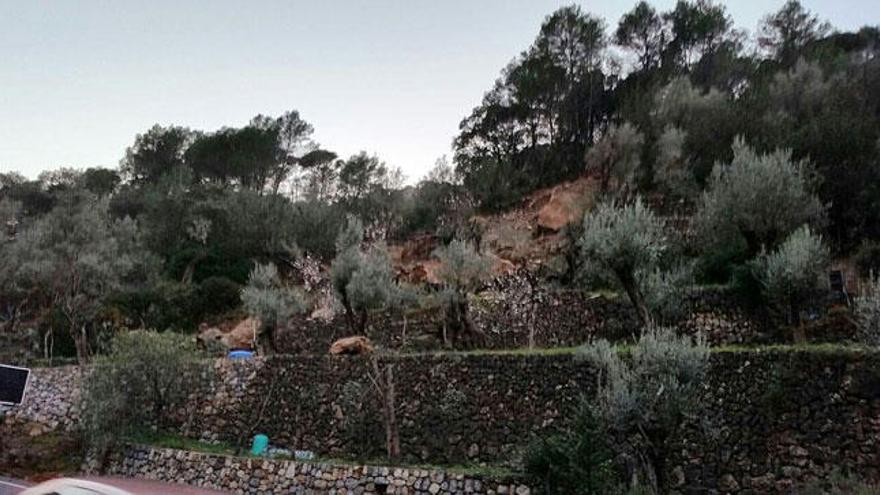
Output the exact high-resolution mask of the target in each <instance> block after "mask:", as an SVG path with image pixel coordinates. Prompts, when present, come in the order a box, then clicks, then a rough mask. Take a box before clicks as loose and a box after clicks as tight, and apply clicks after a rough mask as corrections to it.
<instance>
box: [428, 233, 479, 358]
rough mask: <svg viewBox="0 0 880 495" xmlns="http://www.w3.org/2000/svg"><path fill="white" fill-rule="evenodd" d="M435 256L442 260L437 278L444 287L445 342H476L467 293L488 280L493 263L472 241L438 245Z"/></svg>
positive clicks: (470, 292) (477, 332) (477, 330)
mask: <svg viewBox="0 0 880 495" xmlns="http://www.w3.org/2000/svg"><path fill="white" fill-rule="evenodd" d="M434 256H435V257H436V258H437V259H438V260H439V262H440V268H439V269H438V270H437V277H438V278H439V279H440V281H441V282H442V283H443V286H444V287H443V291H442V292H441V294H440V297H441V300H442V303H443V306H444V307H445V310H446V318H445V322H444V332H443V336H444V343H447V344H448V343H451V344H453V345H454V344H457V343H460V342H461V341H463V340H469V341H471V343H475V342H474V341H475V340H478V337H479V333H480V332H479V329H477V328H476V326H475V325H474V323H473V321H472V320H471V317H470V302H469V301H468V296H469V294H472V293H473V292H474V291H476V290H477V289H478V288H479V287H480V285H482V284H483V283H485V282H486V280H488V279H489V276H490V275H491V268H492V265H491V262H490V260H489V258H487V257H486V256H484V255H482V254H480V253H478V252H477V251H476V250H475V249H474V248H473V247H472V246H471V245H470V244H469V243H467V242H465V241H460V240H457V239H456V240H453V241H452V242H450V243H449V244H448V245H446V246H442V247H440V248H437V249H436V250H435V251H434Z"/></svg>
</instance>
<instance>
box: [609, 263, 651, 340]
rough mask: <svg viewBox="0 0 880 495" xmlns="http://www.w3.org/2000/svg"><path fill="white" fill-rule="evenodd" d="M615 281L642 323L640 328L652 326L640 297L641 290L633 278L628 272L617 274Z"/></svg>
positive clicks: (643, 300)
mask: <svg viewBox="0 0 880 495" xmlns="http://www.w3.org/2000/svg"><path fill="white" fill-rule="evenodd" d="M617 279H618V280H619V281H620V285H622V286H623V290H625V291H626V295H627V296H628V297H629V301H630V302H631V303H632V305H633V307H634V308H635V310H636V313H637V314H638V315H639V320H640V321H641V322H642V326H644V327H649V326H651V325H652V324H653V319H652V318H651V311H650V310H649V309H648V305H647V303H645V297H644V296H643V295H642V291H641V289H639V284H638V282H637V281H636V278H635V276H633V274H632V273H630V272H617Z"/></svg>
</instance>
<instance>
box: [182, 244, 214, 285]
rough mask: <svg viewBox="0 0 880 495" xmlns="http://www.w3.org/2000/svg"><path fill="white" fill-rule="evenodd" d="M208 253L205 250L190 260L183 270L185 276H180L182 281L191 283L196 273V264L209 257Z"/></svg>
mask: <svg viewBox="0 0 880 495" xmlns="http://www.w3.org/2000/svg"><path fill="white" fill-rule="evenodd" d="M207 257H208V254H207V253H205V252H202V253H199V254H198V255H196V257H195V258H193V259H192V260H190V262H189V263H187V265H186V269H185V270H184V271H183V276H182V277H181V278H180V283H182V284H187V285H189V284H191V283H192V280H193V276H194V275H195V273H196V265H198V264H199V263H200V262H201V261H202V260H203V259H205V258H207Z"/></svg>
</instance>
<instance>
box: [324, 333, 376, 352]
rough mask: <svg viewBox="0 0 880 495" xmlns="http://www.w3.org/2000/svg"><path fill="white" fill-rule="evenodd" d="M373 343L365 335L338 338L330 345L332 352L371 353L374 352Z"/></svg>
mask: <svg viewBox="0 0 880 495" xmlns="http://www.w3.org/2000/svg"><path fill="white" fill-rule="evenodd" d="M373 350H374V349H373V343H372V342H370V339H368V338H366V337H364V336H363V335H355V336H354V337H345V338H342V339H339V340H337V341H336V342H334V343H333V345H331V346H330V354H336V355H339V354H350V355H360V354H370V353H372V352H373Z"/></svg>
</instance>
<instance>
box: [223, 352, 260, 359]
mask: <svg viewBox="0 0 880 495" xmlns="http://www.w3.org/2000/svg"><path fill="white" fill-rule="evenodd" d="M228 357H229V359H250V358H252V357H254V353H253V352H251V351H229V356H228Z"/></svg>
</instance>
